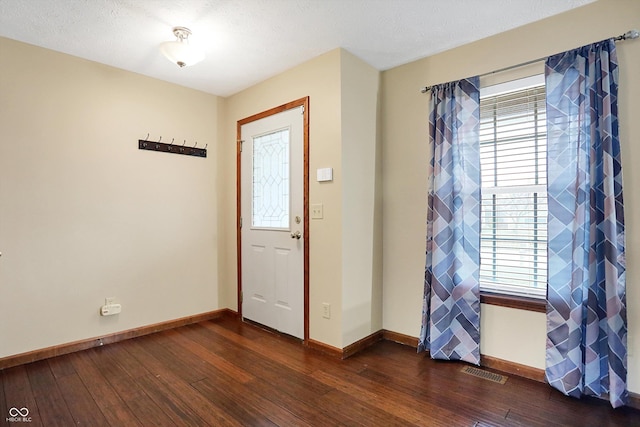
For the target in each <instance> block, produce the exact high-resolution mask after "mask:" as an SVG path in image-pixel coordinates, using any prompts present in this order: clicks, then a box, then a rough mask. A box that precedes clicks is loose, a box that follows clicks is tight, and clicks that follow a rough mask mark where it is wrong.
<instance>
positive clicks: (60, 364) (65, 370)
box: [47, 357, 76, 378]
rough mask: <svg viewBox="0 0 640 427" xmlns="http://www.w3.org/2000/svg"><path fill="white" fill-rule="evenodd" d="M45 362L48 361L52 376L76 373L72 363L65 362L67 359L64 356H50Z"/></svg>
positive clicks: (57, 376)
mask: <svg viewBox="0 0 640 427" xmlns="http://www.w3.org/2000/svg"><path fill="white" fill-rule="evenodd" d="M47 362H48V363H49V369H51V372H52V373H53V376H54V377H56V378H60V377H64V376H66V375H71V374H75V373H76V371H75V368H74V367H73V365H72V364H70V363H67V359H66V358H64V357H52V358H51V359H48V360H47Z"/></svg>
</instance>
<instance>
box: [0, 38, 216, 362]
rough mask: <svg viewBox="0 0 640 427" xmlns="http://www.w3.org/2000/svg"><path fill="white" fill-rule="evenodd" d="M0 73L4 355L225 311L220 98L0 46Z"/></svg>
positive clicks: (0, 351)
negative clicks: (114, 311) (176, 146)
mask: <svg viewBox="0 0 640 427" xmlns="http://www.w3.org/2000/svg"><path fill="white" fill-rule="evenodd" d="M0 70H2V72H1V73H0V94H1V96H0V251H2V257H1V258H0V289H1V294H2V295H1V297H0V357H3V356H7V355H13V354H17V353H22V352H25V351H30V350H34V349H40V348H44V347H48V346H52V345H57V344H63V343H68V342H71V341H75V340H80V339H85V338H90V337H96V336H100V335H104V334H108V333H112V332H115V331H122V330H126V329H129V328H134V327H138V326H142V325H145V324H152V323H157V322H161V321H165V320H170V319H175V318H179V317H183V316H188V315H193V314H197V313H202V312H207V311H210V310H214V309H217V308H219V305H218V295H217V294H218V289H217V287H218V285H217V274H218V271H217V270H218V268H217V249H216V248H217V246H218V241H217V227H216V222H217V210H218V206H217V203H218V202H217V190H216V187H217V180H216V164H217V163H216V161H217V148H216V142H217V139H218V138H217V132H218V128H217V114H218V112H217V98H216V97H215V96H212V95H208V94H205V93H202V92H197V91H194V90H190V89H186V88H182V87H179V86H176V85H172V84H168V83H164V82H160V81H158V80H154V79H151V78H147V77H143V76H140V75H137V74H133V73H129V72H125V71H122V70H118V69H114V68H111V67H107V66H104V65H100V64H97V63H93V62H89V61H85V60H81V59H78V58H74V57H71V56H68V55H64V54H60V53H56V52H53V51H49V50H45V49H41V48H37V47H33V46H29V45H26V44H22V43H18V42H15V41H11V40H7V39H2V38H0ZM147 133H150V134H151V136H150V138H153V139H155V140H157V139H158V137H159V136H160V135H162V139H163V141H170V140H171V138H175V139H176V141H180V142H182V140H183V139H186V140H187V143H188V144H193V143H194V142H195V141H197V142H198V146H200V147H202V146H204V145H205V144H208V157H207V158H206V159H202V158H196V157H187V156H179V155H171V154H167V153H157V152H151V151H142V150H138V148H137V141H138V139H144V138H145V137H146V135H147ZM105 297H116V298H117V300H118V301H119V302H120V303H121V304H122V307H123V308H122V313H121V314H120V315H117V316H112V317H100V316H99V315H98V310H99V307H100V306H101V305H102V304H103V303H104V298H105Z"/></svg>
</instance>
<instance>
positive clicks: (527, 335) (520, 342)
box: [382, 0, 640, 393]
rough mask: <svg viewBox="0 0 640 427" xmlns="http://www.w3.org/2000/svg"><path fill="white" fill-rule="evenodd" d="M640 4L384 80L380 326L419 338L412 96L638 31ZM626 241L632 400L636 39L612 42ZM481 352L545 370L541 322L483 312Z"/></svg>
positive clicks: (420, 229)
mask: <svg viewBox="0 0 640 427" xmlns="http://www.w3.org/2000/svg"><path fill="white" fill-rule="evenodd" d="M638 17H640V2H638V1H635V0H600V1H598V2H595V3H593V4H590V5H587V6H584V7H582V8H579V9H576V10H574V11H570V12H567V13H564V14H562V15H558V16H556V17H552V18H549V19H545V20H543V21H539V22H536V23H533V24H530V25H527V26H524V27H521V28H518V29H515V30H512V31H509V32H506V33H503V34H500V35H497V36H494V37H490V38H487V39H484V40H481V41H478V42H476V43H472V44H468V45H465V46H462V47H460V48H456V49H452V50H450V51H447V52H444V53H441V54H438V55H435V56H432V57H429V58H426V59H423V60H420V61H416V62H413V63H410V64H407V65H404V66H401V67H397V68H394V69H392V70H389V71H386V72H384V73H383V75H382V100H383V101H382V128H383V178H384V179H383V182H384V184H383V188H384V190H383V197H384V210H383V230H384V231H383V236H384V237H383V243H384V263H383V264H384V266H383V272H384V273H383V277H384V282H383V283H384V289H383V292H384V300H383V312H384V328H385V329H389V330H392V331H397V332H401V333H405V334H409V335H412V336H417V335H418V334H419V331H420V317H421V303H422V301H421V295H422V287H423V270H424V251H425V241H424V230H425V219H426V181H427V163H428V152H429V151H428V133H427V132H428V126H427V117H428V95H425V94H421V93H420V88H421V87H423V86H425V85H429V84H435V83H441V82H446V81H451V80H456V79H459V78H463V77H468V76H472V75H475V74H481V73H485V72H489V71H492V70H496V69H500V68H503V67H506V66H510V65H514V64H518V63H521V62H525V61H530V60H533V59H537V58H540V57H544V56H547V55H551V54H554V53H557V52H562V51H565V50H568V49H572V48H575V47H578V46H581V45H585V44H588V43H591V42H594V41H598V40H601V39H604V38H607V37H610V36H613V35H618V34H622V33H624V32H625V31H627V30H629V29H632V28H637V27H638V25H639V23H640V22H639V21H638ZM618 59H619V62H620V87H621V91H620V94H619V110H620V136H621V140H622V151H623V168H624V184H625V186H626V189H627V190H626V192H625V208H626V209H625V210H626V218H625V220H626V233H627V234H626V236H627V284H628V286H627V304H628V319H629V350H630V351H629V353H630V354H629V389H630V390H631V391H634V392H636V393H637V392H640V249H638V248H640V216H639V215H638V212H640V193H638V192H637V191H636V190H635V189H637V188H640V170H639V169H638V168H637V167H635V165H636V164H637V163H638V162H640V145H639V144H638V143H637V142H638V139H639V137H640V122H638V120H637V117H640V102H638V101H637V99H638V98H639V97H640V79H638V78H637V75H638V71H637V70H639V69H640V41H638V40H635V41H627V42H623V43H619V44H618ZM481 327H482V331H481V334H482V342H481V351H482V353H483V354H486V355H490V356H495V357H499V358H501V359H505V360H510V361H513V362H517V363H522V364H525V365H529V366H533V367H536V368H544V351H545V345H544V340H545V316H544V314H539V313H526V312H521V311H520V310H513V309H505V308H501V307H492V306H487V305H484V304H483V305H482V325H481Z"/></svg>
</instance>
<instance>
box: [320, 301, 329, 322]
mask: <svg viewBox="0 0 640 427" xmlns="http://www.w3.org/2000/svg"><path fill="white" fill-rule="evenodd" d="M322 317H324V318H325V319H331V304H329V303H328V302H323V303H322Z"/></svg>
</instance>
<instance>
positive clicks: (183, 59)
mask: <svg viewBox="0 0 640 427" xmlns="http://www.w3.org/2000/svg"><path fill="white" fill-rule="evenodd" d="M173 33H174V34H175V35H176V40H174V41H170V42H164V43H161V44H160V52H162V54H163V55H164V56H166V57H167V59H168V60H169V61H171V62H173V63H174V64H177V65H178V66H179V67H181V68H182V67H188V66H190V65H194V64H197V63H198V62H200V61H202V60H203V59H204V53H203V52H202V50H200V49H199V48H198V47H197V46H193V45H190V44H189V39H188V37H189V35H190V34H191V31H189V30H188V29H187V28H183V27H176V28H174V30H173Z"/></svg>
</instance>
